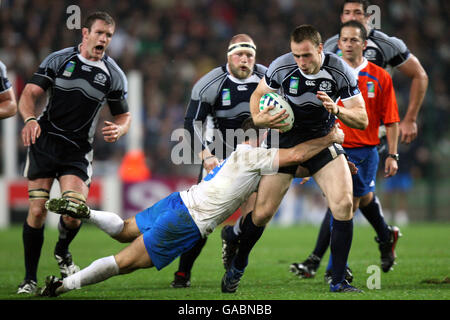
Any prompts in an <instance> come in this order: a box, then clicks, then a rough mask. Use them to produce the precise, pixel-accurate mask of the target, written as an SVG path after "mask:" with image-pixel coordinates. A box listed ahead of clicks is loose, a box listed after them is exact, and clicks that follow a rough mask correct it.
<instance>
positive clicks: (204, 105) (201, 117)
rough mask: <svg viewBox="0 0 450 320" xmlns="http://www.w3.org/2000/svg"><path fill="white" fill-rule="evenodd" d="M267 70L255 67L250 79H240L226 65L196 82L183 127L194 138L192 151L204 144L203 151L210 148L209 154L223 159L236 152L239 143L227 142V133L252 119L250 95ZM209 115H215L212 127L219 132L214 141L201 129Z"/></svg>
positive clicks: (260, 66) (234, 141)
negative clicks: (212, 144) (250, 117)
mask: <svg viewBox="0 0 450 320" xmlns="http://www.w3.org/2000/svg"><path fill="white" fill-rule="evenodd" d="M266 70H267V68H266V67H265V66H263V65H260V64H255V66H254V68H253V73H252V74H251V75H250V76H249V77H248V78H246V79H237V78H236V77H234V76H233V75H232V74H230V72H229V71H228V70H227V65H223V66H220V67H217V68H215V69H213V70H211V71H210V72H208V73H207V74H206V75H204V76H203V77H202V78H200V79H199V80H198V81H197V82H196V83H195V85H194V87H193V88H192V93H191V99H190V102H189V105H188V107H187V110H186V116H185V120H184V128H185V129H186V130H187V131H188V132H189V134H190V137H191V140H190V141H191V150H194V144H197V145H198V146H200V145H201V150H203V149H204V148H206V147H207V146H209V147H210V151H211V152H212V153H213V154H215V155H218V156H219V157H220V158H225V157H227V156H228V155H229V154H230V153H231V152H232V151H234V149H235V148H236V144H237V141H236V139H233V142H232V143H230V142H231V141H230V140H228V142H229V143H227V140H226V130H236V129H240V128H241V125H242V122H243V121H244V120H245V119H246V118H248V117H249V116H250V96H251V95H252V93H253V91H254V90H255V89H256V87H257V86H258V83H259V81H260V80H261V78H262V77H263V76H264V73H265V72H266ZM208 116H212V120H213V125H212V127H213V128H214V129H216V130H217V131H216V134H214V136H213V137H212V138H213V139H211V137H209V138H207V137H205V135H204V132H203V130H202V125H203V124H204V123H206V121H207V118H208ZM199 123H200V124H201V125H198V124H199ZM196 124H197V125H196ZM217 132H220V135H218V134H217ZM214 139H220V140H219V141H217V140H214ZM212 140H214V142H215V143H214V146H220V147H219V148H221V150H220V152H219V150H211V148H213V146H211V143H212V142H213V141H212ZM195 150H199V148H198V147H197V148H196V149H195Z"/></svg>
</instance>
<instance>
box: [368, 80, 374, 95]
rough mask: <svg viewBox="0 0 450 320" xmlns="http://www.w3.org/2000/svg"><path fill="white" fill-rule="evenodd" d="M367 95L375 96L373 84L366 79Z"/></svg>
mask: <svg viewBox="0 0 450 320" xmlns="http://www.w3.org/2000/svg"><path fill="white" fill-rule="evenodd" d="M367 97H368V98H375V84H374V83H373V81H367Z"/></svg>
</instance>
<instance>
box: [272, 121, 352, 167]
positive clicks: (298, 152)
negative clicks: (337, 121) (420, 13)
mask: <svg viewBox="0 0 450 320" xmlns="http://www.w3.org/2000/svg"><path fill="white" fill-rule="evenodd" d="M334 142H335V143H339V144H341V143H343V142H344V132H343V131H342V130H341V129H340V128H339V127H338V126H334V127H333V129H332V130H331V131H330V133H328V134H327V135H326V136H323V137H321V138H316V139H311V140H308V141H305V142H302V143H300V144H298V145H296V146H295V147H292V148H289V149H279V151H278V159H277V158H275V160H278V166H279V167H285V166H290V165H295V164H299V163H301V162H305V161H306V160H309V159H311V158H312V157H314V156H315V155H316V154H318V153H319V152H320V151H322V150H323V149H325V148H326V147H328V146H330V145H331V144H332V143H334ZM275 165H276V164H275Z"/></svg>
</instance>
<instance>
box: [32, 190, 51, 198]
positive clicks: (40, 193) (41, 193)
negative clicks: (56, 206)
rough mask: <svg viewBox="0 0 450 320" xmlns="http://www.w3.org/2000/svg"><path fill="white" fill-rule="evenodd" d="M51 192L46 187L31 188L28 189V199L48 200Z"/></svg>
mask: <svg viewBox="0 0 450 320" xmlns="http://www.w3.org/2000/svg"><path fill="white" fill-rule="evenodd" d="M49 198H50V192H49V191H48V190H46V189H30V190H28V199H30V200H38V199H40V200H48V199H49Z"/></svg>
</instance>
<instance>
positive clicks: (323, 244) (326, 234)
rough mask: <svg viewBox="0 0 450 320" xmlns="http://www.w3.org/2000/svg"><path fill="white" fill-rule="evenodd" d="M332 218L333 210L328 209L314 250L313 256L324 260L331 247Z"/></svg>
mask: <svg viewBox="0 0 450 320" xmlns="http://www.w3.org/2000/svg"><path fill="white" fill-rule="evenodd" d="M330 218H331V210H330V208H328V210H327V212H326V214H325V217H323V221H322V224H321V225H320V230H319V235H318V236H317V241H316V247H315V248H314V251H313V254H314V255H316V256H318V257H319V258H320V259H322V257H323V255H324V254H325V252H326V251H327V249H328V246H329V245H330V237H331V230H330Z"/></svg>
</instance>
